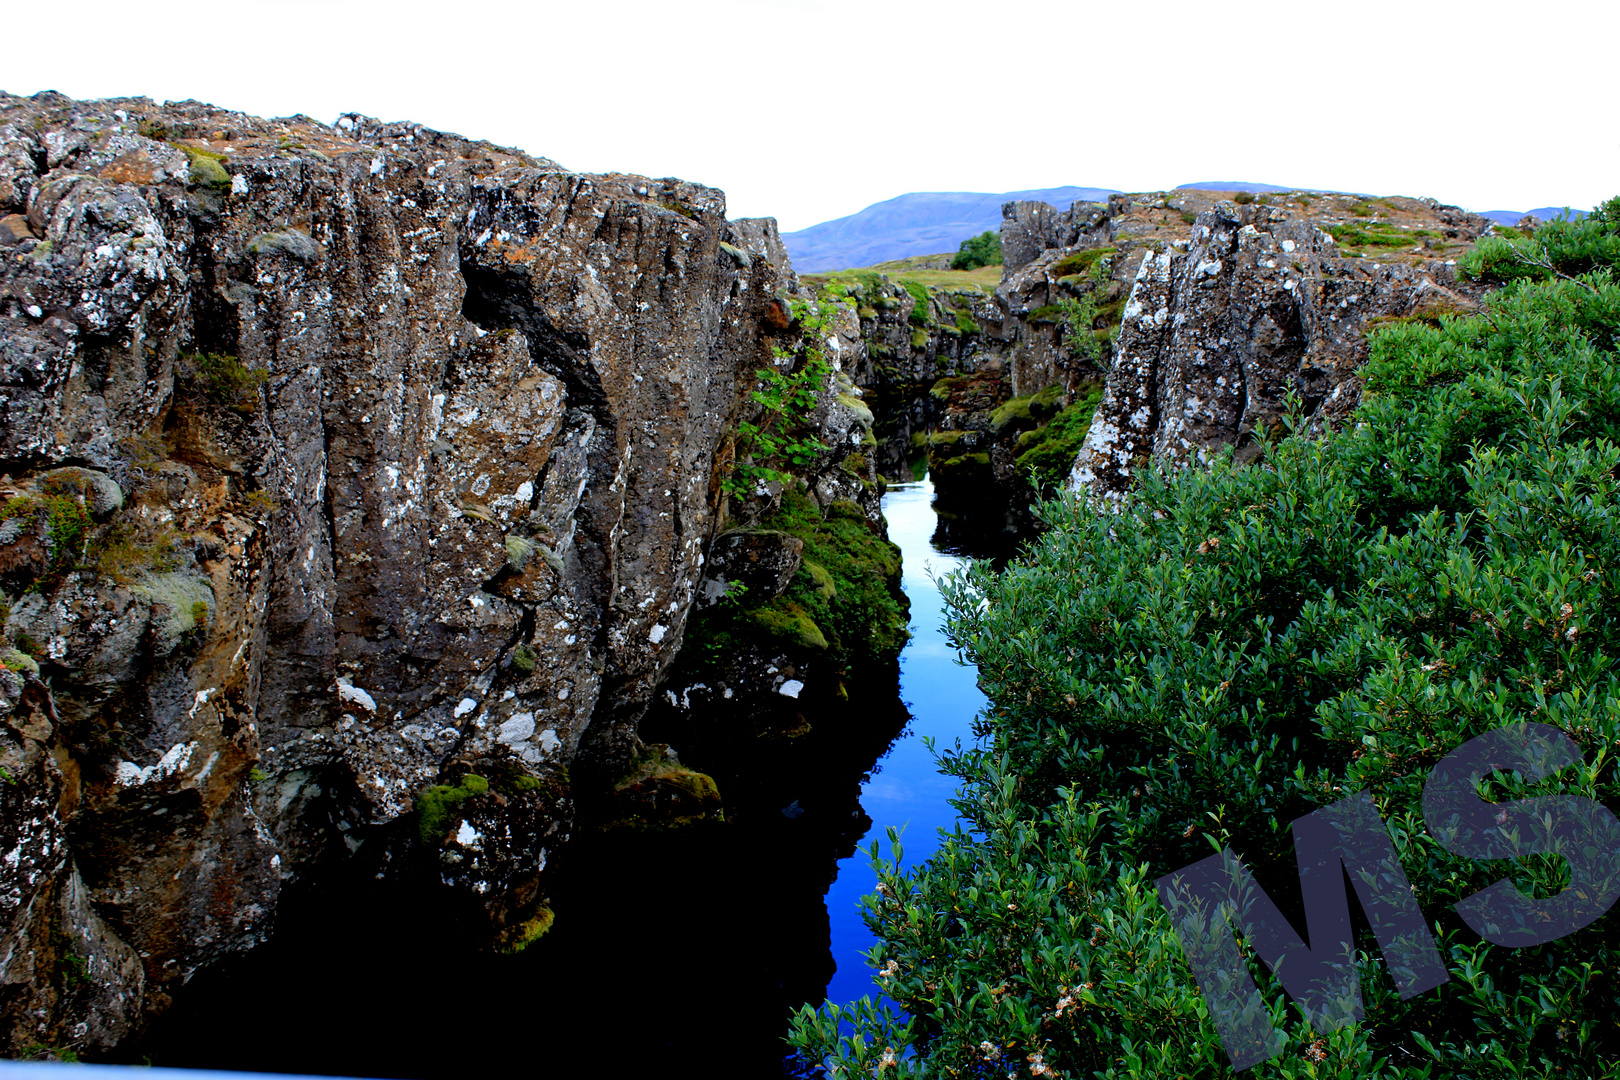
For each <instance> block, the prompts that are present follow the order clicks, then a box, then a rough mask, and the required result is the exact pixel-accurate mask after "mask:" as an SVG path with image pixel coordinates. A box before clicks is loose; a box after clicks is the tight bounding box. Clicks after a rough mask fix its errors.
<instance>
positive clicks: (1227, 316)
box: [1069, 197, 1489, 498]
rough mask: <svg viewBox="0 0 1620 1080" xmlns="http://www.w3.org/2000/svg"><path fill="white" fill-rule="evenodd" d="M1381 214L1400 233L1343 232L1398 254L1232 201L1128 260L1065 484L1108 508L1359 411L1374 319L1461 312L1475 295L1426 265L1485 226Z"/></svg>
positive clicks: (1395, 204) (1414, 213) (1324, 225)
mask: <svg viewBox="0 0 1620 1080" xmlns="http://www.w3.org/2000/svg"><path fill="white" fill-rule="evenodd" d="M1340 198H1349V197H1340ZM1323 201H1329V200H1326V199H1324V200H1323ZM1380 203H1381V204H1382V205H1383V206H1386V207H1387V208H1388V211H1389V212H1388V213H1387V217H1388V218H1389V219H1391V220H1392V222H1399V223H1398V224H1396V223H1392V224H1388V225H1383V223H1382V222H1380V226H1381V228H1379V229H1378V230H1377V231H1375V232H1372V233H1369V232H1367V231H1364V230H1360V229H1357V228H1355V227H1351V229H1346V228H1345V227H1344V226H1343V225H1342V224H1341V225H1340V227H1339V231H1340V235H1342V236H1344V237H1346V238H1347V240H1351V239H1357V238H1360V237H1364V236H1367V235H1373V236H1374V237H1375V238H1378V239H1380V240H1382V239H1384V238H1388V239H1389V240H1390V241H1391V242H1394V241H1396V240H1398V239H1399V238H1402V237H1403V236H1406V237H1410V243H1411V245H1412V246H1411V247H1410V248H1394V247H1392V246H1386V245H1383V244H1379V245H1376V246H1375V247H1374V250H1373V251H1371V252H1367V251H1355V250H1352V251H1349V252H1347V251H1346V250H1345V246H1346V245H1341V244H1339V243H1337V242H1336V241H1335V239H1334V236H1333V235H1331V234H1330V232H1329V231H1328V230H1329V229H1330V228H1332V227H1333V226H1334V225H1335V224H1338V222H1336V221H1335V218H1334V217H1333V216H1331V215H1324V214H1323V213H1322V210H1321V209H1319V210H1317V211H1315V212H1312V213H1301V212H1300V210H1299V209H1298V208H1294V207H1288V206H1283V205H1275V206H1274V205H1263V204H1261V205H1254V204H1251V205H1238V204H1235V203H1221V204H1217V205H1216V206H1214V207H1212V208H1210V209H1206V210H1204V211H1202V212H1201V213H1199V214H1198V215H1197V216H1196V219H1195V223H1194V224H1193V225H1192V227H1191V231H1190V235H1189V236H1188V237H1186V238H1185V239H1176V240H1175V241H1173V242H1171V243H1161V244H1158V245H1154V246H1152V247H1143V248H1141V249H1140V253H1139V256H1138V258H1136V259H1135V260H1132V262H1133V263H1134V266H1135V274H1134V279H1133V281H1132V284H1131V287H1130V293H1129V299H1128V302H1127V303H1126V305H1125V309H1124V311H1123V313H1122V321H1121V323H1120V326H1119V331H1118V335H1117V338H1116V340H1115V342H1114V348H1113V357H1112V364H1111V366H1110V368H1109V371H1108V381H1107V388H1106V391H1105V393H1104V396H1103V399H1102V403H1101V404H1100V406H1099V407H1098V409H1097V413H1096V417H1095V419H1094V421H1093V423H1092V425H1091V428H1090V430H1089V431H1088V433H1087V436H1086V441H1085V444H1084V446H1083V448H1082V449H1081V451H1080V454H1079V456H1078V458H1077V460H1076V462H1075V466H1074V470H1073V472H1072V474H1071V476H1070V481H1069V482H1070V486H1071V487H1073V488H1075V489H1077V490H1081V491H1084V492H1086V493H1089V494H1091V495H1095V496H1100V497H1103V498H1117V497H1118V496H1119V495H1120V494H1121V493H1122V492H1124V491H1125V490H1126V489H1127V488H1128V487H1129V486H1130V484H1131V482H1132V481H1131V477H1132V475H1133V473H1134V472H1135V471H1137V470H1139V469H1141V468H1143V467H1145V466H1147V465H1148V464H1149V463H1152V462H1162V463H1170V464H1181V463H1186V462H1195V461H1203V460H1206V458H1207V456H1208V455H1209V454H1210V453H1212V452H1213V451H1215V450H1218V449H1219V448H1221V447H1224V446H1235V447H1236V453H1237V455H1238V458H1239V460H1249V459H1252V458H1253V457H1254V456H1255V455H1256V454H1257V453H1258V448H1257V439H1256V434H1257V433H1266V432H1269V431H1272V430H1277V429H1279V428H1280V426H1281V425H1282V422H1283V420H1284V418H1285V417H1286V416H1288V415H1289V414H1290V412H1293V413H1295V414H1297V415H1298V416H1299V417H1300V418H1301V419H1303V421H1304V422H1305V424H1306V425H1307V426H1308V427H1309V428H1310V429H1311V430H1316V431H1320V430H1323V429H1331V428H1335V427H1337V426H1338V425H1339V424H1340V423H1341V422H1342V421H1343V420H1344V419H1345V418H1346V417H1347V416H1348V415H1349V414H1350V413H1351V411H1353V410H1354V409H1355V407H1356V405H1357V404H1358V403H1359V402H1360V400H1361V381H1360V378H1359V376H1358V375H1357V374H1356V373H1357V370H1358V369H1359V368H1360V366H1361V365H1362V363H1364V362H1365V360H1366V358H1367V340H1366V334H1367V331H1368V330H1369V329H1371V328H1372V327H1373V326H1375V325H1377V321H1378V320H1380V319H1390V318H1399V317H1406V316H1411V315H1413V314H1414V313H1416V314H1418V315H1420V316H1423V317H1436V316H1438V315H1441V314H1456V313H1462V312H1467V311H1471V310H1473V309H1474V308H1475V307H1476V306H1477V305H1476V295H1477V292H1478V290H1477V289H1475V288H1474V287H1473V286H1471V285H1469V284H1468V283H1465V282H1462V281H1460V280H1459V279H1458V277H1457V274H1456V270H1455V261H1454V260H1448V259H1439V258H1434V257H1433V253H1434V249H1435V248H1436V247H1444V246H1446V245H1447V242H1448V241H1449V242H1451V245H1452V246H1453V248H1454V249H1455V248H1456V247H1460V246H1461V245H1460V244H1457V241H1459V240H1460V241H1462V242H1463V243H1466V242H1470V241H1472V240H1473V239H1475V238H1477V237H1478V236H1479V235H1481V234H1482V233H1483V232H1484V231H1485V230H1486V229H1487V228H1488V226H1489V222H1487V221H1486V220H1485V219H1483V218H1476V217H1474V216H1473V215H1468V214H1464V213H1462V212H1461V211H1458V210H1457V209H1456V208H1455V207H1440V206H1437V205H1433V204H1429V203H1423V202H1420V201H1418V200H1387V199H1386V200H1380ZM1325 209H1328V210H1331V209H1333V207H1332V205H1331V202H1330V205H1329V207H1327V208H1325ZM1357 209H1359V210H1361V212H1362V213H1369V214H1370V213H1372V211H1371V210H1370V208H1368V207H1367V206H1366V204H1362V205H1361V207H1358V208H1357ZM1384 216H1386V215H1380V217H1384ZM1402 219H1411V220H1410V222H1409V223H1408V222H1405V221H1402ZM1426 225H1427V226H1430V227H1429V228H1425V227H1424V226H1426ZM1352 229H1353V230H1354V231H1351V230H1352ZM1437 237H1438V238H1440V243H1439V244H1438V245H1437V244H1436V243H1435V238H1437ZM1116 243H1117V241H1116Z"/></svg>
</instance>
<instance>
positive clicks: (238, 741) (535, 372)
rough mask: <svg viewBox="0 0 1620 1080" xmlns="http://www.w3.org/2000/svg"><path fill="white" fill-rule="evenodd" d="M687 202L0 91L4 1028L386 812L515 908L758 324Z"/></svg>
mask: <svg viewBox="0 0 1620 1080" xmlns="http://www.w3.org/2000/svg"><path fill="white" fill-rule="evenodd" d="M724 214H725V207H724V198H723V196H722V195H721V193H720V192H718V191H714V190H712V189H708V188H703V187H699V186H696V185H692V184H686V183H683V182H680V181H675V180H657V181H655V180H648V179H646V178H642V177H635V176H622V175H606V176H586V175H580V174H575V173H571V172H568V171H567V170H565V169H563V168H562V167H561V166H559V165H557V164H556V163H555V162H552V161H549V160H546V159H544V158H537V157H532V156H530V155H527V154H524V153H521V152H519V151H515V150H507V149H503V148H500V147H495V146H491V145H489V144H485V143H478V142H473V141H470V140H466V139H462V138H460V137H458V136H454V135H448V134H444V133H441V132H435V131H430V130H428V129H425V128H422V127H420V126H418V125H412V124H383V123H379V122H377V121H374V120H370V119H368V118H365V117H360V116H346V117H344V118H342V119H341V120H340V121H339V122H338V123H337V125H336V126H334V127H326V126H324V125H322V124H319V123H317V122H315V121H312V120H309V119H308V118H304V117H297V118H291V119H286V120H268V121H267V120H261V119H257V118H254V117H248V116H244V115H241V114H237V113H229V112H224V111H220V110H216V109H213V108H212V107H209V106H205V105H201V104H198V103H195V102H185V103H179V104H170V105H164V106H157V105H154V104H153V103H152V102H150V101H147V100H144V99H123V100H112V101H101V102H75V101H71V100H69V99H66V98H63V97H60V96H59V95H52V94H45V95H39V96H36V97H34V98H28V99H24V98H17V97H0V219H3V225H0V474H4V486H5V488H6V490H5V491H4V492H0V494H4V495H5V502H4V505H5V507H6V510H5V519H4V520H3V521H0V587H3V588H4V590H5V595H6V598H7V601H8V607H7V611H6V612H5V635H6V640H5V646H6V648H7V649H9V650H11V651H10V652H7V653H6V656H9V657H11V658H12V659H11V660H9V661H5V660H3V658H0V662H5V663H6V668H5V670H3V671H0V679H3V680H5V688H6V694H7V697H6V705H5V708H4V710H3V711H4V716H3V717H0V720H3V721H4V724H5V725H6V737H7V739H8V740H9V741H8V742H7V743H6V747H7V749H6V750H5V751H4V753H5V768H6V769H7V774H8V775H7V779H8V781H10V782H8V783H7V784H6V785H5V786H4V788H0V798H3V799H4V803H3V809H4V820H3V821H0V828H3V829H4V830H5V831H6V833H7V836H6V838H5V839H6V845H7V849H8V850H11V851H12V852H13V855H14V856H15V857H11V856H8V858H7V860H6V861H5V863H4V864H3V865H0V933H3V934H4V937H3V939H0V941H3V944H0V950H3V951H0V1010H3V1013H0V1015H3V1016H4V1017H5V1020H6V1025H7V1027H6V1032H5V1036H4V1037H5V1038H6V1039H7V1040H9V1042H8V1046H9V1047H10V1049H12V1050H13V1051H17V1050H20V1049H22V1048H24V1047H36V1048H37V1047H46V1048H58V1047H62V1048H72V1049H74V1050H76V1051H77V1052H81V1053H85V1052H88V1053H94V1052H98V1051H102V1050H105V1049H106V1048H107V1047H109V1046H111V1045H113V1044H115V1043H117V1042H118V1041H119V1040H120V1039H121V1038H123V1037H124V1035H125V1034H126V1033H127V1032H128V1031H129V1030H131V1028H132V1027H136V1026H138V1025H139V1024H140V1023H141V1022H142V1018H143V1017H147V1016H150V1015H151V1014H153V1013H154V1012H156V1011H160V1010H161V1009H162V1008H163V1007H164V1005H165V1003H166V1002H167V1000H168V995H169V994H170V993H172V991H173V989H174V988H175V987H176V986H177V985H178V984H179V983H180V982H181V981H183V980H184V979H185V978H186V977H187V976H188V975H189V974H190V973H191V972H193V971H195V970H196V969H197V968H198V967H199V966H200V965H202V964H205V963H207V962H209V961H210V960H213V959H216V958H218V957H219V956H220V955H221V954H223V953H225V952H227V951H229V950H232V949H239V948H243V947H246V946H249V945H251V944H253V943H254V942H256V941H258V940H260V939H261V938H262V936H263V935H264V934H265V933H266V932H267V930H268V928H269V927H270V925H271V920H272V917H273V914H274V911H275V907H276V900H277V895H278V891H279V889H280V887H281V884H282V882H283V881H284V880H286V879H288V878H289V877H290V876H294V875H297V874H300V873H302V872H303V871H304V870H305V869H306V868H309V867H312V866H316V865H319V864H320V863H321V862H322V861H323V860H327V859H331V858H336V857H342V856H344V855H346V854H347V853H348V852H349V851H350V850H352V849H354V848H355V847H356V846H357V845H359V844H360V843H361V842H362V841H363V840H364V839H366V838H367V837H369V836H372V835H375V834H376V832H377V830H378V829H380V828H383V827H384V826H386V825H387V823H389V822H400V823H401V824H400V825H399V827H398V828H396V829H395V832H396V833H397V834H399V835H402V836H406V837H410V836H414V835H416V834H417V833H418V832H420V834H421V835H420V837H419V839H418V840H413V841H411V842H412V843H420V844H421V845H423V846H425V847H426V848H427V849H429V852H430V855H431V857H435V858H438V859H439V860H440V863H441V865H442V873H441V875H440V876H441V878H442V880H443V881H444V882H445V883H446V884H447V885H448V886H449V887H451V888H453V889H456V890H459V891H461V892H462V893H464V894H465V895H466V897H467V901H468V903H469V904H470V905H473V906H476V907H478V908H481V909H482V910H483V911H484V912H485V913H486V914H487V916H488V918H489V920H490V924H491V934H492V938H493V939H495V940H498V941H500V942H502V943H505V944H508V945H511V944H521V941H522V939H523V936H524V935H525V934H532V933H535V932H538V931H539V930H540V929H543V924H544V923H545V922H546V920H547V919H548V917H549V913H547V912H546V911H544V888H543V868H544V866H545V864H546V860H547V855H548V852H554V851H555V850H556V848H557V846H558V845H560V844H562V843H565V842H566V840H567V838H568V835H569V831H570V828H571V827H572V820H573V813H574V806H575V805H576V804H575V800H574V799H573V796H572V792H573V788H574V787H576V786H578V785H579V784H581V783H590V782H591V780H592V778H593V777H596V778H609V779H610V778H611V777H612V776H613V775H614V774H615V773H616V772H617V771H619V770H621V769H623V768H625V767H626V766H627V765H628V763H629V762H630V761H631V760H632V759H633V758H634V755H635V754H636V753H637V752H638V749H639V740H638V738H637V723H638V720H639V718H640V716H641V714H642V712H643V711H644V710H645V708H646V706H647V702H648V700H649V698H650V697H651V696H652V694H653V691H654V688H655V686H656V685H657V684H658V681H659V679H660V677H661V675H662V673H663V671H664V670H665V668H666V667H667V666H668V664H669V663H670V661H671V659H672V657H673V656H674V654H675V652H676V650H677V649H678V648H679V645H680V642H681V639H682V634H683V630H684V627H685V623H686V619H687V616H688V613H689V611H690V610H691V609H692V606H693V603H694V599H695V597H696V595H697V590H698V586H699V583H700V581H701V579H702V577H703V571H702V569H701V568H702V563H703V561H704V557H705V551H706V547H707V544H708V541H709V539H710V537H711V534H712V533H713V531H714V528H715V525H716V522H717V517H718V515H720V514H722V513H723V510H722V507H723V504H724V494H723V492H722V485H721V484H720V482H719V481H720V476H721V471H722V470H723V469H724V467H725V464H726V462H725V460H724V458H723V456H722V450H723V448H724V447H725V446H726V445H727V438H728V433H729V432H730V431H731V429H732V428H733V426H734V425H735V423H736V420H737V418H738V416H739V414H740V413H741V411H742V410H743V409H745V408H746V407H747V404H746V395H747V393H748V391H749V389H751V387H752V379H751V376H752V372H753V371H755V370H756V369H758V368H759V367H761V366H762V365H765V364H769V363H771V362H773V355H772V345H773V344H775V343H776V342H778V341H782V342H784V343H786V344H789V345H791V344H792V342H793V340H794V336H795V334H796V330H795V328H794V322H793V317H792V315H791V312H790V311H789V308H788V306H787V303H786V301H785V300H784V299H783V297H784V296H785V293H784V286H785V281H784V280H783V278H784V274H785V273H787V272H786V271H785V269H783V268H785V266H786V264H785V260H784V259H779V258H776V256H777V255H778V254H779V249H780V240H779V239H777V238H776V234H775V226H774V223H770V222H754V223H742V222H739V223H727V222H726V221H725V216H724ZM843 397H844V399H846V401H845V404H843V405H842V406H841V405H840V404H839V394H838V388H832V389H830V390H829V397H828V401H827V403H826V405H825V407H824V409H823V419H825V420H827V426H828V427H829V431H831V432H832V433H833V434H834V435H836V437H837V438H838V439H840V440H842V441H843V442H844V443H845V444H848V443H850V442H851V440H853V442H854V443H857V444H858V443H859V442H860V441H861V439H862V438H863V437H864V432H865V430H866V429H865V426H863V425H864V424H869V421H870V418H869V414H868V415H867V417H866V419H865V420H864V421H863V420H862V419H861V416H860V415H859V414H860V413H861V412H862V411H864V410H863V409H862V407H860V405H859V400H858V392H854V393H845V394H844V395H843ZM840 408H841V409H842V412H839V410H840ZM847 452H848V451H847V449H846V450H841V451H840V452H839V456H840V457H842V456H843V454H845V453H847ZM64 469H67V470H68V471H69V472H68V474H67V475H63V474H62V472H61V470H64ZM848 482H849V483H851V484H853V485H854V488H855V489H857V490H858V489H859V488H860V478H859V477H854V478H852V479H850V480H849V481H848ZM829 494H832V493H831V492H829ZM114 496H116V498H114ZM114 503H116V505H114ZM33 667H37V669H38V670H37V671H35V670H32V668H33ZM570 770H571V777H570ZM604 782H605V780H604ZM430 788H431V789H433V790H434V791H436V792H438V794H437V795H435V799H437V802H435V803H434V805H435V806H436V807H438V808H440V809H441V810H444V815H441V816H437V817H433V818H432V820H431V822H430V823H429V825H431V827H429V826H428V825H424V826H422V827H421V828H420V829H419V828H418V824H417V822H416V818H415V817H414V816H412V815H413V808H417V807H418V804H419V802H420V801H421V798H422V793H423V792H424V791H426V790H428V789H430ZM446 793H448V794H446ZM445 808H448V809H445ZM435 853H436V854H435ZM42 964H44V965H55V966H54V967H53V968H52V970H51V971H50V972H48V973H45V974H42V973H41V970H40V965H42ZM81 974H82V975H83V976H84V978H85V979H88V980H90V981H89V982H81V981H79V976H80V975H81Z"/></svg>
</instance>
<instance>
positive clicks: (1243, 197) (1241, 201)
mask: <svg viewBox="0 0 1620 1080" xmlns="http://www.w3.org/2000/svg"><path fill="white" fill-rule="evenodd" d="M1232 201H1233V202H1235V203H1237V204H1238V205H1239V206H1248V205H1249V204H1250V203H1252V202H1254V196H1253V195H1251V194H1250V193H1249V192H1247V191H1240V192H1238V193H1237V194H1236V195H1233V196H1232Z"/></svg>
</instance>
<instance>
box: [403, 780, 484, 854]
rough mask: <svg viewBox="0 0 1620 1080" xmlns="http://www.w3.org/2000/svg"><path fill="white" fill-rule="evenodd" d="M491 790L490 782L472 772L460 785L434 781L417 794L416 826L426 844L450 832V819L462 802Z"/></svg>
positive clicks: (441, 838)
mask: <svg viewBox="0 0 1620 1080" xmlns="http://www.w3.org/2000/svg"><path fill="white" fill-rule="evenodd" d="M487 791H489V781H488V780H487V779H485V778H484V777H482V776H479V775H478V774H477V773H468V774H467V775H466V776H464V777H462V778H461V783H460V784H457V785H454V786H452V785H450V784H434V785H433V786H432V787H429V788H423V789H422V790H421V791H420V792H418V793H417V796H416V827H417V832H418V833H419V834H420V835H421V837H422V842H423V843H424V844H437V843H440V842H442V841H443V840H444V838H445V836H446V834H448V833H449V832H450V822H451V821H452V820H454V818H455V816H456V810H457V809H459V808H460V806H461V804H462V803H464V802H466V801H467V800H468V799H470V798H472V797H473V796H474V795H482V794H484V793H485V792H487Z"/></svg>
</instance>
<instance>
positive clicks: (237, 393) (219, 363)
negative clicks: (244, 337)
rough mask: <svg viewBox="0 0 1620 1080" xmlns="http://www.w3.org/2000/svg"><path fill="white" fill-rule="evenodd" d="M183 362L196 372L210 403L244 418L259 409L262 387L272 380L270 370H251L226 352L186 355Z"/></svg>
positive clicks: (183, 356) (182, 357)
mask: <svg viewBox="0 0 1620 1080" xmlns="http://www.w3.org/2000/svg"><path fill="white" fill-rule="evenodd" d="M181 359H182V360H184V361H186V362H187V363H189V364H191V365H192V367H193V368H194V369H195V370H196V372H197V378H198V380H199V381H200V382H201V383H202V384H203V386H204V387H205V388H206V391H207V395H208V398H209V400H210V401H213V402H215V403H217V404H220V405H223V406H225V407H226V408H228V409H230V410H232V411H233V412H239V413H242V414H244V415H247V414H251V413H252V412H253V411H254V410H255V409H257V408H258V406H259V387H261V386H263V385H264V384H265V383H266V382H267V381H268V380H269V378H270V373H269V372H268V371H260V370H258V369H256V368H250V367H247V366H246V365H244V364H243V363H242V362H241V361H240V360H238V359H237V358H236V357H234V356H230V355H228V354H226V353H210V352H203V353H185V354H183V355H182V356H181Z"/></svg>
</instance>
